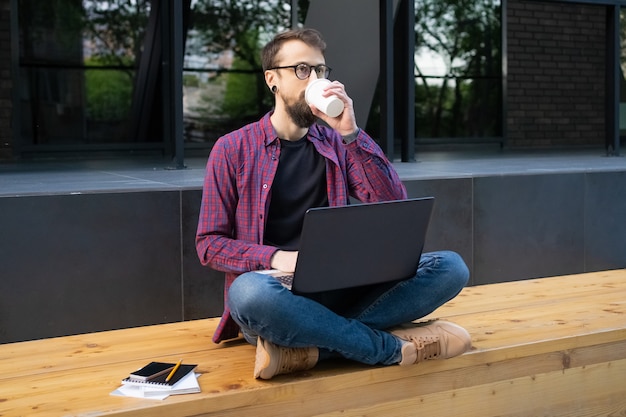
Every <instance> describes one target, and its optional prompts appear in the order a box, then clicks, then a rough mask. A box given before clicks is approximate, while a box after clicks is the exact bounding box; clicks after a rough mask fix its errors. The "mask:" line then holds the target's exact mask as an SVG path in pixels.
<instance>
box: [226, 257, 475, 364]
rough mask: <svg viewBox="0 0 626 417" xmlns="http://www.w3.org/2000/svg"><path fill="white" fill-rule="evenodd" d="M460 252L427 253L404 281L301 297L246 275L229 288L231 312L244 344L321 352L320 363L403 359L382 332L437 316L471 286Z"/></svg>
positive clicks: (395, 343) (272, 280)
mask: <svg viewBox="0 0 626 417" xmlns="http://www.w3.org/2000/svg"><path fill="white" fill-rule="evenodd" d="M468 278H469V271H468V269H467V266H466V265H465V262H463V259H462V258H461V257H460V256H459V255H458V254H457V253H455V252H450V251H441V252H431V253H425V254H423V255H422V257H421V259H420V263H419V267H418V270H417V273H416V275H415V276H414V277H413V278H409V279H406V280H403V281H399V282H394V283H387V284H380V285H374V286H369V287H359V288H350V289H345V290H338V291H329V292H327V293H318V294H314V295H307V296H300V295H295V294H293V293H292V292H291V291H289V290H287V289H285V288H284V287H283V286H282V285H281V284H280V283H279V282H278V281H277V280H276V279H275V278H273V277H271V276H268V275H264V274H258V273H255V272H248V273H245V274H242V275H240V276H239V277H237V279H236V280H235V281H234V282H233V284H232V285H231V287H230V289H229V298H228V299H229V307H230V310H231V315H232V317H233V319H234V320H235V322H236V323H237V324H239V326H241V329H242V332H243V334H244V337H245V338H246V340H247V341H248V342H250V343H252V344H255V343H256V337H257V336H260V337H262V338H264V339H266V340H268V341H270V342H272V343H275V344H277V345H280V346H286V347H309V346H316V347H318V348H319V349H320V358H321V359H323V358H327V357H331V356H334V355H336V354H339V355H341V356H343V357H345V358H348V359H352V360H355V361H359V362H362V363H366V364H371V365H373V364H382V365H390V364H393V363H397V362H399V361H400V359H401V353H400V349H401V341H400V339H398V338H397V337H395V336H393V335H391V334H390V333H388V332H386V331H384V330H385V329H389V328H390V327H393V326H397V325H399V324H402V323H407V322H410V321H413V320H416V319H419V318H421V317H424V316H426V315H428V314H430V313H432V312H433V311H434V310H435V309H437V308H438V307H439V306H441V305H442V304H444V303H446V302H447V301H449V300H451V299H452V298H454V297H455V296H456V295H457V294H458V293H459V292H460V291H461V290H462V289H463V287H464V286H465V285H466V284H467V281H468Z"/></svg>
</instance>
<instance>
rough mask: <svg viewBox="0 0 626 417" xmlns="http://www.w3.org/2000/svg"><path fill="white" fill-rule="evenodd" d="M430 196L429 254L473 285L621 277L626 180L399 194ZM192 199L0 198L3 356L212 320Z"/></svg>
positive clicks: (600, 177)
mask: <svg viewBox="0 0 626 417" xmlns="http://www.w3.org/2000/svg"><path fill="white" fill-rule="evenodd" d="M405 183H406V186H407V189H408V192H409V195H410V196H411V197H418V196H426V195H433V196H435V197H436V203H435V211H434V213H433V218H432V222H431V226H430V228H429V233H428V238H427V245H426V248H425V250H437V249H452V250H455V251H457V252H459V253H460V254H461V255H462V256H463V258H464V259H465V260H466V262H467V263H468V265H469V267H470V271H471V274H472V276H471V282H470V284H471V285H477V284H485V283H492V282H501V281H510V280H519V279H526V278H536V277H545V276H553V275H561V274H570V273H578V272H587V271H596V270H603V269H614V268H624V267H626V245H624V244H623V243H624V236H625V235H626V222H624V221H623V213H626V172H598V173H571V174H549V173H546V174H541V175H506V176H501V175H495V176H488V177H476V178H456V179H454V178H453V179H434V180H414V181H406V182H405ZM200 196H201V191H200V190H199V189H197V190H180V191H144V192H116V193H100V194H81V195H42V196H28V197H3V198H0V213H2V216H0V230H1V231H2V232H1V233H2V235H1V236H2V237H1V239H0V265H1V270H0V343H5V342H13V341H20V340H29V339H37V338H43V337H51V336H58V335H66V334H75V333H83V332H90V331H99V330H106V329H115V328H124V327H132V326H139V325H147V324H155V323H163V322H171V321H180V320H189V319H196V318H204V317H214V316H218V315H219V314H220V313H221V311H222V306H223V304H222V292H223V282H222V278H223V275H222V274H221V273H218V272H215V271H212V270H210V269H207V268H203V267H202V266H200V263H199V261H198V259H197V256H196V252H195V247H194V236H195V229H196V222H197V219H198V211H199V206H200Z"/></svg>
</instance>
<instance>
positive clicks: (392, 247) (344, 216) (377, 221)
mask: <svg viewBox="0 0 626 417" xmlns="http://www.w3.org/2000/svg"><path fill="white" fill-rule="evenodd" d="M433 204H434V198H433V197H425V198H414V199H406V200H396V201H387V202H380V203H364V204H354V205H348V206H341V207H319V208H311V209H309V210H307V212H306V213H305V215H304V224H303V227H302V234H301V237H300V249H299V252H298V261H297V263H296V268H295V271H294V273H293V274H287V273H285V272H282V271H278V270H275V269H274V270H267V271H257V272H261V273H266V274H270V275H272V276H274V277H276V278H277V279H278V280H279V281H280V282H281V283H282V284H283V285H284V286H285V287H287V288H289V289H290V290H291V291H292V292H294V293H297V294H307V293H317V292H322V291H331V290H337V289H342V288H351V287H360V286H365V285H371V284H379V283H383V282H389V281H398V280H402V279H406V278H410V277H412V276H414V275H415V272H416V271H417V267H418V264H419V259H420V256H421V254H422V250H423V248H424V241H425V238H426V231H427V230H428V224H429V221H430V217H431V213H432V209H433Z"/></svg>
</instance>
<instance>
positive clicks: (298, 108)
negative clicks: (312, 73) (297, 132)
mask: <svg viewBox="0 0 626 417" xmlns="http://www.w3.org/2000/svg"><path fill="white" fill-rule="evenodd" d="M285 110H286V111H287V114H288V115H289V117H290V118H291V120H292V121H293V122H294V123H295V124H296V126H298V127H303V128H309V127H311V126H313V123H315V121H316V120H317V117H315V116H314V115H313V113H312V112H311V108H310V107H309V105H308V104H307V102H306V100H305V99H304V92H302V96H301V97H300V99H299V100H297V101H296V102H295V103H287V102H285Z"/></svg>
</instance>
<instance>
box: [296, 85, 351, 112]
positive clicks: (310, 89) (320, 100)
mask: <svg viewBox="0 0 626 417" xmlns="http://www.w3.org/2000/svg"><path fill="white" fill-rule="evenodd" d="M328 84H330V81H329V80H327V79H326V78H318V79H317V80H313V81H312V82H311V83H310V84H309V85H307V86H306V90H305V91H304V99H305V100H306V102H307V103H308V104H312V105H314V106H315V107H317V108H318V109H320V110H321V111H323V112H324V113H326V114H327V115H329V116H330V117H337V116H339V115H340V114H341V112H343V101H341V100H340V99H339V97H337V96H335V95H332V96H329V97H324V96H323V95H322V92H323V91H324V88H325V87H326V86H327V85H328Z"/></svg>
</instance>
